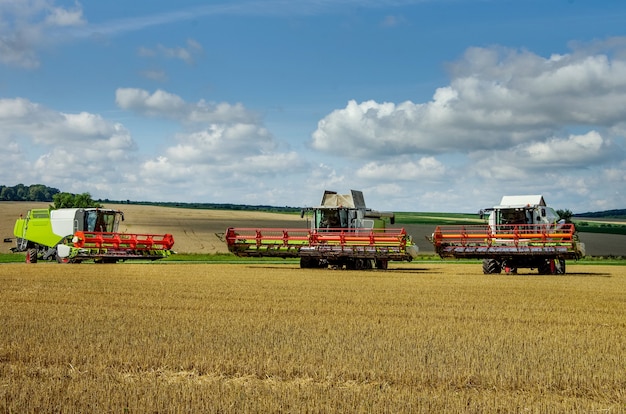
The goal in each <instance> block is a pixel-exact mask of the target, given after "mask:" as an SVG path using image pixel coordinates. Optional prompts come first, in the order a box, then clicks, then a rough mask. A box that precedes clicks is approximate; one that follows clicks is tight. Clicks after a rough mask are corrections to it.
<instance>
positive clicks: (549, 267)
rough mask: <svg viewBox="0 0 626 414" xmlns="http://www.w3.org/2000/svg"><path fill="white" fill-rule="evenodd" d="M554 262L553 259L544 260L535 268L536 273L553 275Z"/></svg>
mask: <svg viewBox="0 0 626 414" xmlns="http://www.w3.org/2000/svg"><path fill="white" fill-rule="evenodd" d="M554 267H555V266H554V260H553V259H545V260H542V261H541V263H539V266H538V267H537V271H538V272H539V274H540V275H553V274H554V271H553V269H554Z"/></svg>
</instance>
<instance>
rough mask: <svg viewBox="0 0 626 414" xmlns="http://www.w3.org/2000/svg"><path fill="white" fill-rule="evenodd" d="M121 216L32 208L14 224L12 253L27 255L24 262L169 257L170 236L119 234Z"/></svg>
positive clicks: (117, 213) (105, 211)
mask: <svg viewBox="0 0 626 414" xmlns="http://www.w3.org/2000/svg"><path fill="white" fill-rule="evenodd" d="M123 220H124V214H123V213H122V212H121V211H119V210H112V209H105V208H61V209H57V210H48V209H33V210H29V211H28V213H27V214H26V217H21V216H20V218H19V219H18V220H17V221H16V222H15V227H14V229H13V234H14V235H15V237H16V247H14V248H12V249H11V250H12V251H13V252H26V262H27V263H36V262H37V260H54V259H56V261H57V262H59V263H80V262H83V261H85V260H93V261H95V262H96V263H115V262H118V261H124V260H129V259H142V260H157V259H162V258H164V257H167V256H169V255H170V254H171V249H172V247H173V246H174V238H173V237H172V235H171V234H165V235H156V234H127V233H118V232H117V231H118V227H119V223H120V222H121V221H123Z"/></svg>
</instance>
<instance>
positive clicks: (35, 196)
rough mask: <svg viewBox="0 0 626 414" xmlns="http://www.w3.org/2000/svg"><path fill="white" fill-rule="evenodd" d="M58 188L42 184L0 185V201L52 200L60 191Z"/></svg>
mask: <svg viewBox="0 0 626 414" xmlns="http://www.w3.org/2000/svg"><path fill="white" fill-rule="evenodd" d="M60 192H61V191H60V190H59V189H58V188H52V187H48V186H45V185H43V184H33V185H24V184H18V185H14V186H12V187H11V186H6V185H0V201H48V202H50V201H53V197H54V195H55V194H58V193H60Z"/></svg>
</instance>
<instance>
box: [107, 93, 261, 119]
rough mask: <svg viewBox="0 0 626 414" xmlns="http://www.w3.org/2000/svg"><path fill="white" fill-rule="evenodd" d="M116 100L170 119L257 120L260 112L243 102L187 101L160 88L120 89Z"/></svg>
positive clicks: (152, 115)
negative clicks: (246, 107) (250, 109)
mask: <svg viewBox="0 0 626 414" xmlns="http://www.w3.org/2000/svg"><path fill="white" fill-rule="evenodd" d="M115 102H116V103H117V105H118V106H119V107H120V108H122V109H125V110H129V111H133V112H136V113H138V114H141V115H146V116H151V117H163V118H169V119H174V120H178V121H181V122H193V123H235V122H241V123H251V122H252V123H254V122H258V117H257V115H256V114H254V113H252V112H250V111H248V110H247V109H245V108H244V106H243V105H241V104H235V105H231V104H228V103H225V102H221V103H208V102H206V101H204V100H200V101H198V102H196V103H187V102H185V101H184V100H183V99H182V98H181V97H180V96H178V95H175V94H172V93H169V92H166V91H163V90H160V89H158V90H156V91H155V92H154V93H152V94H151V93H150V92H148V91H146V90H144V89H136V88H119V89H117V91H116V92H115Z"/></svg>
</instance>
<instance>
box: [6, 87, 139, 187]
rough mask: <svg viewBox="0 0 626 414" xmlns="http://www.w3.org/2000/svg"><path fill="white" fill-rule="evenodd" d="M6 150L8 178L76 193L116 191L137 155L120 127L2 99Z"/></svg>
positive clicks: (95, 117)
mask: <svg viewBox="0 0 626 414" xmlns="http://www.w3.org/2000/svg"><path fill="white" fill-rule="evenodd" d="M0 145H1V146H2V147H3V156H4V157H5V162H6V161H10V168H11V172H10V174H8V173H7V174H6V175H4V176H11V177H12V178H13V179H15V180H17V181H18V182H25V183H30V182H42V179H41V178H42V177H45V180H43V181H45V182H46V183H47V184H49V185H52V186H54V187H57V188H63V190H64V191H70V192H71V191H75V192H84V191H88V192H92V193H93V192H94V191H96V190H99V191H103V192H105V191H106V192H112V191H114V190H115V188H116V187H117V185H118V183H120V182H122V181H123V180H124V176H125V174H126V172H125V170H126V169H128V168H130V167H131V166H132V164H133V162H134V159H135V157H136V153H137V145H136V143H135V141H134V140H133V139H132V138H131V136H130V133H129V131H128V130H127V129H126V128H125V127H124V126H123V125H121V124H119V123H115V122H111V121H107V120H105V119H104V118H102V117H101V116H100V115H98V114H92V113H87V112H80V113H63V112H58V111H55V110H53V109H50V108H47V107H45V106H43V105H40V104H37V103H34V102H31V101H29V100H26V99H23V98H16V99H0ZM4 168H5V167H0V172H3V173H4V172H6V171H4ZM16 171H17V172H16ZM16 183H17V182H16Z"/></svg>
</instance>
